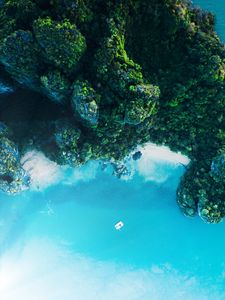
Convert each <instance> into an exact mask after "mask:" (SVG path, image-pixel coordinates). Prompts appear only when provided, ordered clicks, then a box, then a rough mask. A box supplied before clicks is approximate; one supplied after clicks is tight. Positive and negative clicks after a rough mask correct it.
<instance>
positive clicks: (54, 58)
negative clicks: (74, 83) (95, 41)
mask: <svg viewBox="0 0 225 300" xmlns="http://www.w3.org/2000/svg"><path fill="white" fill-rule="evenodd" d="M33 29H34V34H35V37H36V39H37V41H38V43H39V45H40V47H41V49H42V53H43V56H44V58H45V59H46V61H49V63H51V64H53V65H54V66H55V67H58V68H59V69H61V70H63V71H64V72H65V73H71V72H75V70H76V67H77V64H78V62H79V60H80V58H81V56H82V54H83V53H84V52H85V50H86V42H85V38H84V36H83V35H82V34H81V33H80V31H79V30H78V29H77V27H76V25H74V24H71V23H70V21H69V20H66V19H65V20H64V21H63V22H55V21H53V20H52V19H51V18H50V17H47V18H44V19H41V18H39V19H38V20H36V21H34V24H33Z"/></svg>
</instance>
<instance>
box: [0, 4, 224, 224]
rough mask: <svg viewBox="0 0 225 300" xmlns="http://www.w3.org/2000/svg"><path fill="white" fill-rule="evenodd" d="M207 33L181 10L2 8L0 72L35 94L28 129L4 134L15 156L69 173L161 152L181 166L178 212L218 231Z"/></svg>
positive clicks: (218, 178)
mask: <svg viewBox="0 0 225 300" xmlns="http://www.w3.org/2000/svg"><path fill="white" fill-rule="evenodd" d="M214 23H215V21H214V17H213V15H212V14H211V13H209V12H204V11H202V10H200V9H198V8H195V7H193V6H192V5H191V4H190V3H189V1H186V0H151V1H147V0H146V1H143V0H142V1H140V0H119V1H116V0H104V1H103V0H94V1H90V0H51V1H50V0H49V1H43V0H29V1H21V0H19V1H15V0H5V1H2V2H1V4H0V63H1V65H2V66H3V67H4V68H5V72H7V73H8V74H10V76H11V77H12V78H13V79H14V80H15V81H17V82H18V83H19V84H20V85H21V86H23V87H26V88H29V89H31V90H33V91H35V92H37V93H39V94H40V101H37V102H36V106H35V107H36V108H38V114H37V115H36V118H34V120H33V122H32V123H31V124H30V126H29V130H27V132H26V133H25V132H24V129H23V128H24V127H23V126H24V124H23V125H21V127H20V126H19V125H18V126H17V127H18V128H16V130H14V131H13V133H14V138H15V140H17V141H19V140H20V137H21V136H22V137H23V138H22V142H20V143H19V147H20V150H21V151H25V148H26V147H27V145H30V141H32V145H33V146H34V147H37V148H39V149H41V150H43V151H44V152H45V153H46V155H47V156H49V157H50V158H51V159H54V160H55V161H56V162H58V163H60V164H65V163H66V164H70V165H72V166H75V165H79V164H82V163H84V162H86V161H87V160H89V159H109V160H121V159H122V158H123V157H124V156H125V155H127V154H128V153H129V152H130V151H131V150H132V149H134V148H135V147H136V145H137V144H143V143H145V142H148V141H152V142H155V143H157V144H165V145H168V146H169V147H170V148H171V149H172V150H174V151H181V152H182V153H183V154H186V155H188V156H189V157H190V158H191V160H192V163H191V164H190V166H189V167H188V169H187V172H186V173H185V175H184V176H183V178H182V180H181V183H180V186H179V188H178V191H177V201H178V204H179V205H180V207H181V210H182V211H183V212H184V214H186V215H188V216H193V215H195V214H196V213H199V215H200V216H201V217H202V218H203V219H204V220H205V221H207V222H219V221H220V220H221V219H222V218H223V216H224V215H225V201H224V199H225V190H224V183H225V176H224V168H225V161H224V155H225V154H224V153H225V150H224V149H225V145H224V144H225V125H224V124H225V123H224V117H225V90H224V88H225V85H224V80H225V47H224V45H223V44H222V43H221V41H220V40H219V38H218V37H217V35H216V34H215V32H214ZM1 73H2V74H3V73H4V71H2V70H1ZM21 101H22V100H21ZM59 104H60V105H59ZM26 107H27V110H28V108H29V105H27V104H26ZM0 109H1V104H0ZM24 109H26V108H24ZM29 109H30V108H29ZM1 121H6V123H7V122H8V120H4V117H3V118H2V120H1ZM8 123H10V122H8ZM11 123H13V122H11ZM9 125H10V124H9ZM14 128H15V126H14ZM28 140H29V143H28V142H27V141H28Z"/></svg>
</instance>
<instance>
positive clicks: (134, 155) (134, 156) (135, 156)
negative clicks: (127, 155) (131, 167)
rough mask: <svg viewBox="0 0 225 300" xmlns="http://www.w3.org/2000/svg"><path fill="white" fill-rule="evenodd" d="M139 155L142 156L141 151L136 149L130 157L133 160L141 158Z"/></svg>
mask: <svg viewBox="0 0 225 300" xmlns="http://www.w3.org/2000/svg"><path fill="white" fill-rule="evenodd" d="M141 156H142V153H141V151H137V152H135V153H134V154H133V156H132V158H133V160H138V159H140V158H141Z"/></svg>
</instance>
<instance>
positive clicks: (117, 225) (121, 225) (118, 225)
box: [114, 221, 124, 230]
mask: <svg viewBox="0 0 225 300" xmlns="http://www.w3.org/2000/svg"><path fill="white" fill-rule="evenodd" d="M123 226H124V224H123V222H122V221H119V222H117V223H116V224H115V226H114V227H115V229H116V230H120V229H121V228H122V227H123Z"/></svg>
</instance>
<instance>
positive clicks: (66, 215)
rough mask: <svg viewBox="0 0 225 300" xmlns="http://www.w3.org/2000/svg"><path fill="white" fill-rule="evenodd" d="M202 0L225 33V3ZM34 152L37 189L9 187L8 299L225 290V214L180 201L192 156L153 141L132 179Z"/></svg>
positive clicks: (1, 293) (1, 212)
mask: <svg viewBox="0 0 225 300" xmlns="http://www.w3.org/2000/svg"><path fill="white" fill-rule="evenodd" d="M195 2H196V3H198V4H199V5H201V6H202V7H204V8H206V9H208V8H209V9H210V10H213V11H214V12H215V13H216V14H217V31H218V33H219V34H220V36H221V37H223V38H224V40H225V22H223V16H224V12H225V3H223V2H222V1H219V0H218V1H216V2H214V1H212V0H211V1H206V0H205V1H204V0H202V1H201V0H198V1H195ZM224 20H225V18H224ZM36 159H37V160H36V161H35V165H36V167H37V165H38V166H39V169H38V170H37V169H35V170H36V171H35V170H34V172H33V174H34V184H33V190H32V191H30V192H26V193H24V194H22V195H19V196H16V197H9V196H6V195H3V194H1V206H0V246H1V247H0V255H1V256H0V299H1V300H15V299H19V300H20V299H23V300H59V299H60V300H62V299H63V300H64V299H65V300H115V299H117V300H122V299H123V300H124V299H129V300H158V299H159V300H170V299H171V300H179V299H184V300H189V299H190V300H195V299H198V300H199V299H200V300H203V299H205V300H214V299H215V300H217V299H218V300H219V299H221V300H223V299H225V260H224V258H225V238H224V232H225V222H224V223H221V224H218V225H207V224H204V223H203V222H202V221H201V220H200V219H199V218H194V219H188V218H185V217H184V216H182V215H181V213H180V212H179V209H178V207H177V205H176V203H175V192H176V187H177V184H178V182H179V178H180V176H181V175H182V173H183V171H184V167H183V166H182V165H181V164H180V162H181V163H186V162H187V160H186V158H184V157H182V156H180V155H175V154H172V153H171V152H170V151H169V150H167V149H165V148H157V147H152V146H150V147H148V148H147V149H145V150H144V151H143V156H142V158H141V159H140V161H138V162H136V163H134V162H132V163H130V164H131V168H132V170H133V177H132V178H131V179H129V180H119V179H117V178H116V177H115V176H112V175H111V173H112V172H111V170H110V169H107V170H106V171H104V172H103V171H102V170H101V168H100V166H99V165H98V163H91V164H89V165H88V166H85V167H83V168H81V169H79V170H75V172H73V171H72V170H69V169H60V168H58V167H57V166H55V165H54V164H51V163H49V162H47V160H45V159H44V158H43V156H41V155H39V154H38V155H37V157H36ZM37 162H38V163H37ZM28 167H30V166H28ZM37 173H38V174H39V173H40V176H37ZM46 182H47V184H46ZM119 220H122V221H123V222H124V228H122V230H121V231H116V230H115V228H114V224H115V223H116V222H117V221H119Z"/></svg>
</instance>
